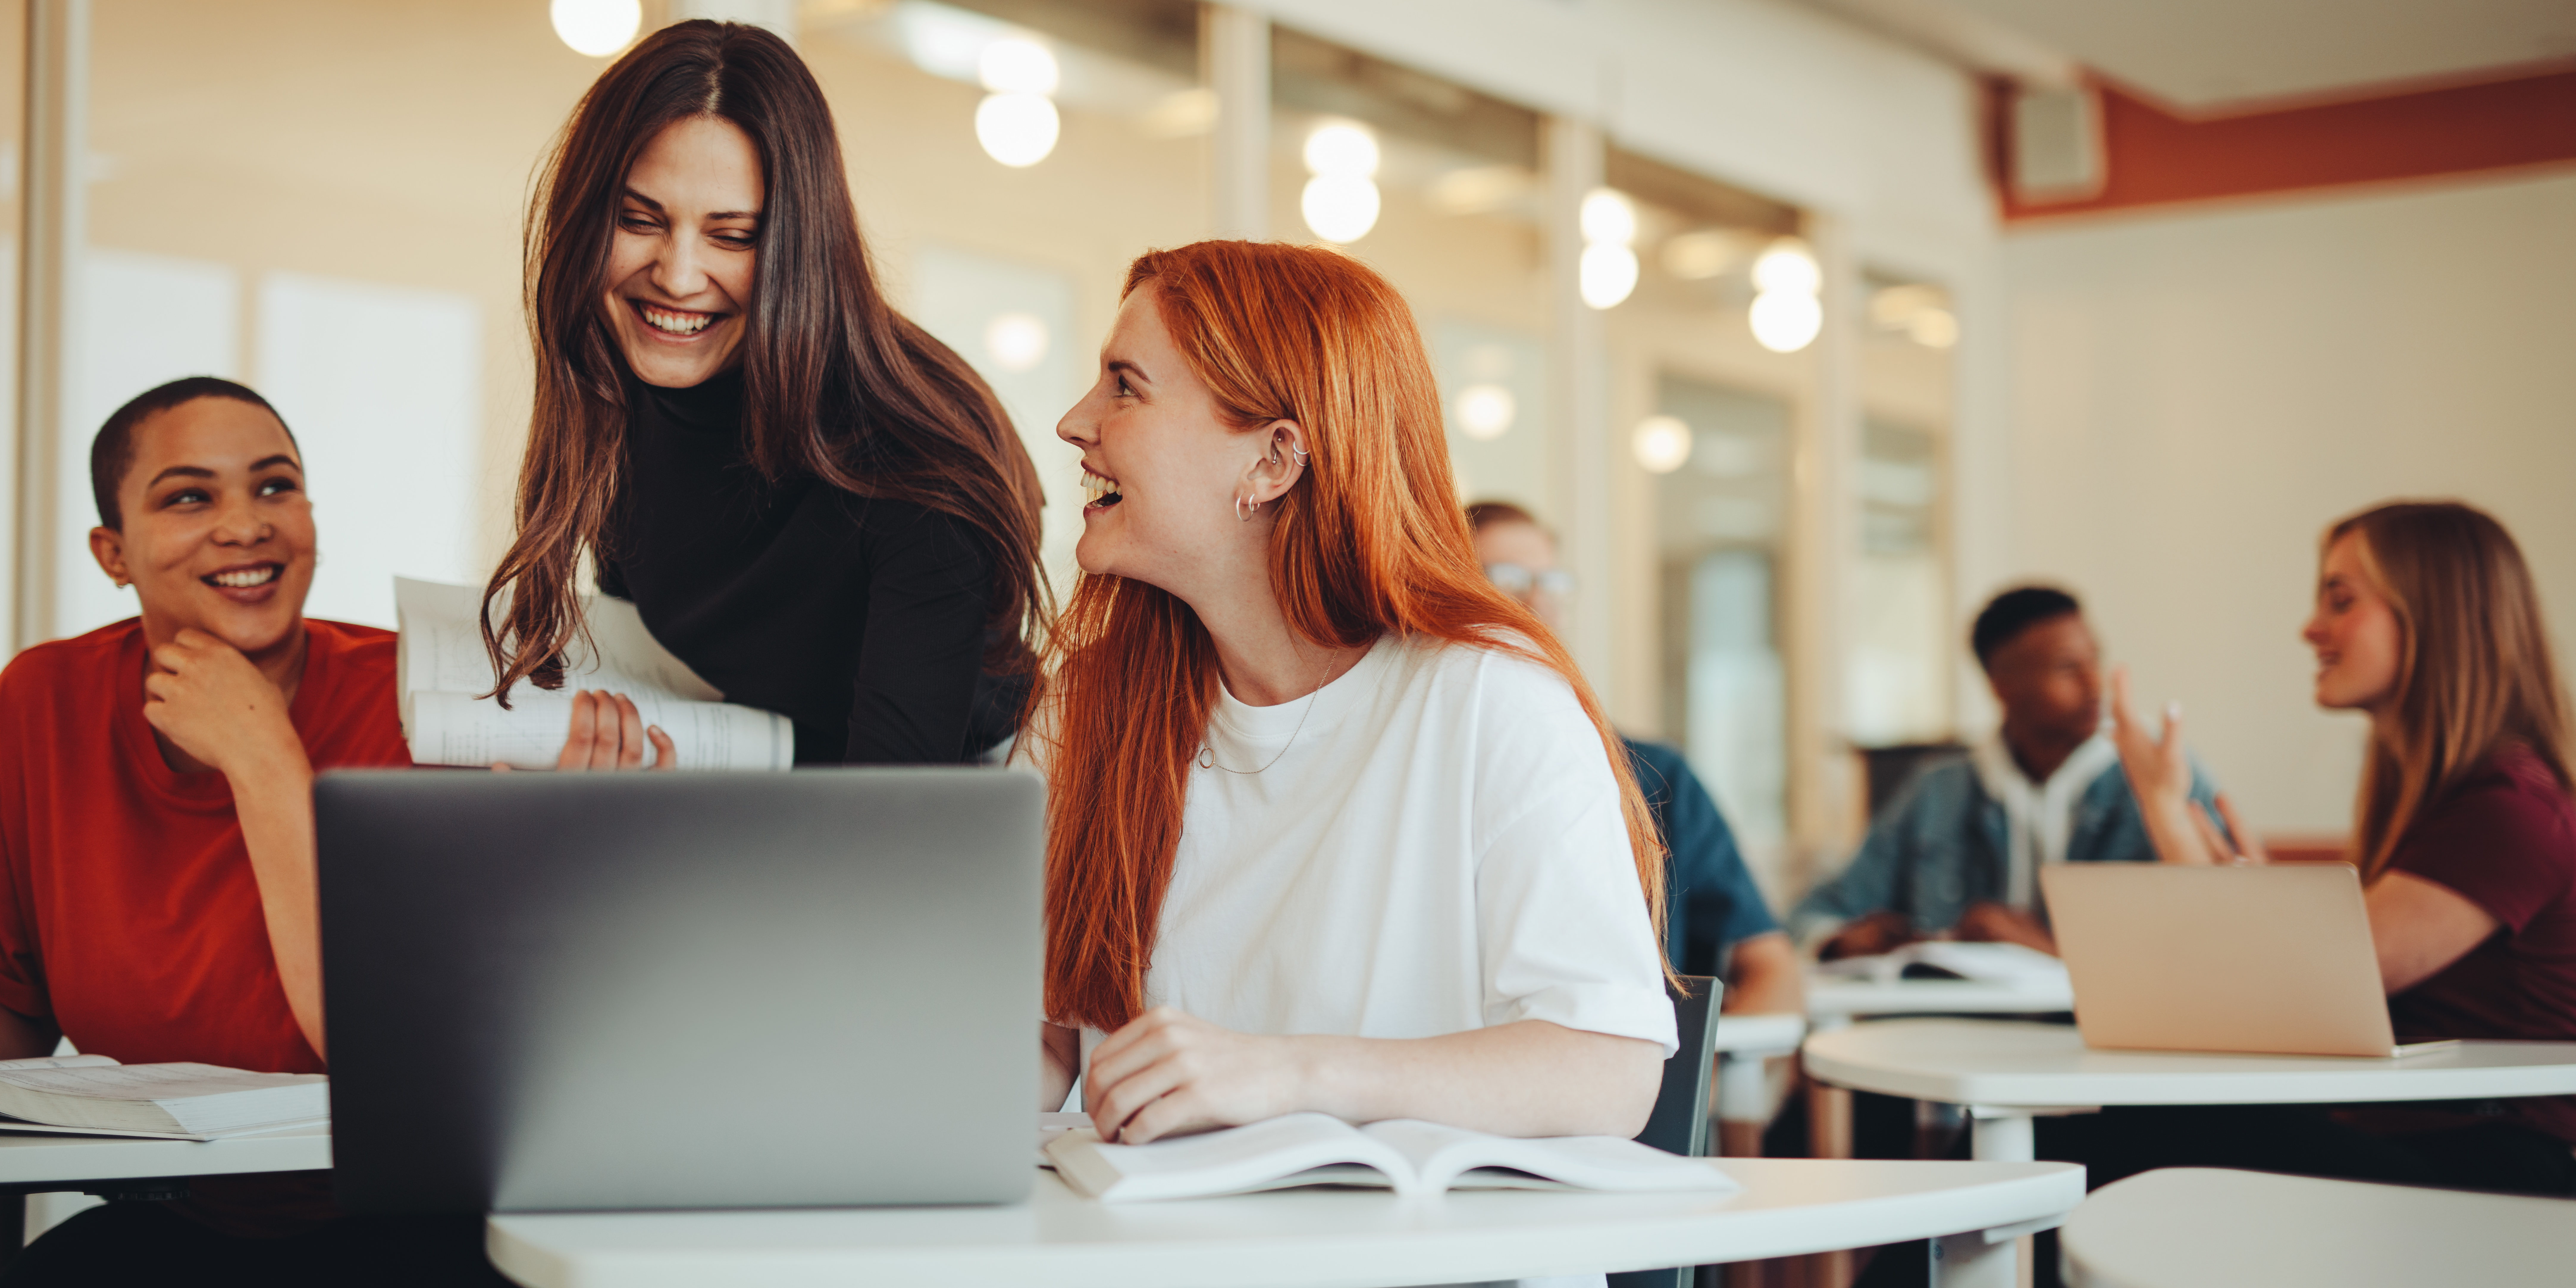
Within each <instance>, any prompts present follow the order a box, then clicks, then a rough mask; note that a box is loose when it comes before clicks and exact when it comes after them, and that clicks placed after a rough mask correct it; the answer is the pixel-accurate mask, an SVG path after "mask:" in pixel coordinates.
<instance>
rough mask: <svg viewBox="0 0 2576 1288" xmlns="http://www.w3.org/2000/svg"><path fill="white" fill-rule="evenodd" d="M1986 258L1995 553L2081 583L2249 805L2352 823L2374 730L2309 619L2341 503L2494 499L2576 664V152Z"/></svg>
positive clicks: (2070, 238)
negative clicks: (2513, 170) (2313, 696)
mask: <svg viewBox="0 0 2576 1288" xmlns="http://www.w3.org/2000/svg"><path fill="white" fill-rule="evenodd" d="M2003 265H2004V284H2005V288H2006V291H2007V295H2008V304H2009V308H2010V310H2011V352H2010V354H2009V359H2008V360H2009V362H2010V364H2011V368H2012V371H2013V381H2014V403H2013V409H2012V410H2013V421H2012V428H2011V433H2010V448H2009V462H2008V469H2009V483H2008V490H2009V495H2010V498H2011V500H2010V507H2009V523H2010V536H2009V548H2010V550H2011V552H2012V555H2011V557H2010V559H2009V560H2008V561H2007V566H2006V567H2005V568H2003V569H2001V570H2000V572H2002V573H2003V574H2020V575H2037V576H2048V577H2056V578H2062V579H2064V580H2065V581H2067V582H2069V583H2072V584H2073V585H2074V586H2075V587H2077V588H2078V589H2079V590H2080V591H2082V592H2084V593H2085V594H2086V596H2087V598H2088V599H2089V600H2090V602H2091V604H2092V607H2093V609H2094V613H2095V616H2096V619H2097V622H2098V623H2099V625H2100V626H2101V628H2102V631H2103V634H2104V635H2105V637H2106V642H2107V644H2108V646H2109V648H2110V650H2111V652H2112V654H2113V655H2114V656H2115V657H2116V658H2120V659H2125V660H2127V661H2129V662H2131V663H2132V664H2134V666H2135V667H2136V670H2137V674H2138V678H2139V681H2140V688H2141V690H2142V692H2143V693H2144V694H2146V695H2151V696H2153V697H2155V698H2158V699H2161V698H2163V697H2166V696H2172V697H2179V698H2181V699H2182V700H2183V701H2184V702H2185V704H2186V722H2185V723H2186V727H2187V728H2188V729H2189V730H2190V731H2191V737H2192V740H2193V742H2194V743H2195V744H2196V745H2197V746H2198V747H2199V749H2200V751H2201V753H2202V754H2203V756H2204V757H2205V758H2206V759H2207V760H2208V761H2209V762H2210V764H2211V766H2212V768H2213V769H2214V770H2215V771H2216V772H2217V773H2218V775H2219V776H2220V777H2221V779H2222V780H2223V781H2224V782H2225V783H2226V784H2227V785H2228V786H2229V787H2230V788H2231V789H2232V790H2233V794H2234V796H2235V797H2236V799H2237V801H2238V803H2239V805H2240V807H2241V808H2242V809H2243V810H2244V811H2245V812H2246V815H2247V818H2248V821H2249V822H2251V823H2253V824H2254V825H2255V826H2256V827H2258V828H2273V829H2295V830H2326V831H2342V830H2344V829H2345V828H2346V827H2347V826H2348V823H2349V815H2350V810H2351V804H2352V792H2353V785H2354V775H2355V774H2356V772H2357V771H2358V766H2359V763H2360V752H2359V739H2360V736H2361V727H2360V725H2359V723H2358V721H2357V719H2355V718H2353V717H2340V716H2328V715H2325V714H2323V713H2320V712H2318V711H2316V710H2315V709H2314V708H2313V707H2312V706H2311V705H2310V704H2309V702H2308V698H2307V693H2308V687H2307V685H2308V675H2309V671H2310V666H2311V663H2310V660H2309V656H2308V653H2307V650H2306V648H2305V647H2304V646H2303V645H2302V644H2300V642H2299V640H2298V631H2299V627H2300V624H2301V622H2302V621H2303V620H2304V619H2305V615H2306V611H2307V604H2308V596H2309V591H2310V585H2311V581H2312V578H2313V577H2314V574H2315V557H2316V540H2317V536H2318V533H2319V532H2320V530H2321V529H2322V528H2323V527H2324V526H2325V525H2326V524H2327V523H2329V522H2331V521H2332V520H2334V519H2335V518H2337V517H2339V516H2341V515H2343V514H2346V513H2348V512H2350V511H2352V510H2355V509H2358V508H2361V507H2363V506H2365V505H2368V504H2371V503H2373V502H2376V501H2379V500H2382V499H2385V498H2389V497H2398V496H2408V497H2455V498H2459V499H2462V500H2466V501H2469V502H2471V503H2473V504H2476V505H2479V506H2482V507H2484V508H2486V509H2488V510H2489V511H2490V512H2492V513H2494V514H2495V515H2496V516H2497V517H2498V518H2499V519H2501V520H2502V521H2503V522H2504V523H2505V525H2506V526H2507V527H2509V528H2510V529H2512V531H2513V533H2514V535H2515V536H2516V538H2518V539H2519V540H2520V542H2521V544H2522V547H2523V550H2524V553H2525V555H2526V557H2527V558H2529V559H2530V561H2531V562H2532V564H2533V567H2534V570H2535V572H2536V574H2537V576H2538V578H2539V580H2540V589H2541V596H2542V599H2543V601H2544V603H2545V605H2546V606H2547V608H2548V610H2549V611H2550V612H2551V613H2552V615H2553V618H2554V625H2555V626H2556V628H2557V632H2556V638H2557V644H2558V651H2559V656H2560V659H2561V665H2562V667H2569V668H2570V669H2571V670H2576V174H2568V173H2564V172H2561V173H2559V174H2557V175H2554V176H2545V177H2529V178H2521V179H2516V180H2510V181H2501V182H2484V183H2476V184H2463V185H2456V186H2445V187H2441V188H2437V189H2431V190H2418V191H2407V192H2396V193H2390V192H2381V193H2372V194H2366V195H2358V196H2349V197H2342V198H2330V199H2314V198H2311V199H2306V200H2299V201H2293V202H2284V203H2281V204H2274V205H2268V206H2263V207H2248V208H2237V209H2230V210H2224V211H2217V212H2208V211H2203V212H2194V213H2184V214H2179V215H2175V214H2164V215H2140V216H2135V217H2132V218H2129V219H2124V220H2121V221H2117V222H2097V223H2085V224H2074V225H2067V226H2063V227H2057V228H2046V229H2038V230H2032V231H2023V232H2016V233H2014V234H2012V235H2010V236H2009V237H2007V238H2006V239H2005V242H2004V249H2003ZM1992 589H1994V582H1993V581H1991V580H1990V581H1988V582H1987V583H1985V584H1983V585H1976V586H1971V587H1968V588H1967V590H1968V592H1969V593H1970V594H1971V595H1976V594H1982V593H1985V592H1988V591H1991V590H1992Z"/></svg>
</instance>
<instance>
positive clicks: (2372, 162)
mask: <svg viewBox="0 0 2576 1288" xmlns="http://www.w3.org/2000/svg"><path fill="white" fill-rule="evenodd" d="M2100 93H2101V123H2102V143H2103V160H2104V163H2105V164H2104V171H2105V173H2104V183H2103V185H2102V188H2101V189H2100V191H2098V192H2096V193H2094V194H2092V195H2089V196H2085V197H2081V198H2078V199H2076V200H2070V201H2060V202H2045V201H2026V200H2023V199H2021V198H2020V197H2018V196H2016V195H2015V194H2014V192H2013V188H2012V185H2011V183H2010V182H2009V175H2008V172H2007V167H2008V166H2009V164H2010V160H2009V159H2010V157H2011V155H2012V151H2011V147H2010V143H2011V140H2010V138H2009V137H2008V134H2007V132H2008V131H2009V130H2010V128H2011V118H2012V113H2011V111H2010V104H2011V94H2012V88H2011V86H2010V85H2008V84H2004V83H2000V82H1999V83H1996V84H1994V85H1993V86H1991V87H1990V101H1991V106H1992V110H1990V111H1989V112H1988V115H1987V119H1988V121H1989V122H1990V125H1989V135H1988V140H1989V156H1990V158H1991V163H1992V166H1993V173H1994V176H1995V178H1996V181H1997V182H1996V191H1997V192H1998V193H1999V194H2000V199H2001V202H2002V208H2003V216H2004V218H2005V220H2006V221H2007V222H2019V221H2022V220H2030V219H2050V218H2058V217H2061V216H2066V215H2079V214H2092V213H2096V212H2102V211H2112V210H2129V209H2135V208H2137V207H2141V206H2160V205H2172V204H2178V203H2184V202H2195V201H2212V200H2219V199H2223V198H2230V197H2251V196H2262V195H2268V194H2274V193H2285V192H2299V191H2308V190H2314V189H2321V188H2335V187H2342V186H2345V185H2351V184H2373V183H2387V182H2391V181H2398V180H2407V179H2425V178H2433V177H2438V176H2444V175H2459V174H2472V173H2479V172H2486V171H2499V170H2513V169H2523V168H2529V167H2534V166H2551V165H2560V164H2576V71H2561V72H2553V73H2550V74H2546V75H2539V76H2525V77H2521V78H2518V79H2514V80H2504V81H2489V82H2484V83H2480V84H2473V85H2457V86H2450V87H2446V88H2441V89H2429V90H2421V91H2417V92H2413V93H2399V94H2391V95H2387V96H2384V97H2380V98H2371V99H2362V100H2359V101H2345V102H2339V103H2330V104H2321V105H2317V106H2312V107H2298V108H2289V109H2285V110H2280V111H2270V112H2256V113H2250V114H2246V115H2240V116H2229V117H2224V118H2219V119H2214V120H2190V119H2185V118H2183V117H2179V116H2176V115H2174V114H2173V113H2171V112H2169V111H2166V110H2165V109H2163V108H2161V107H2158V106H2156V105H2155V104H2154V103H2152V102H2149V101H2148V100H2146V99H2145V98H2143V97H2141V96H2139V95H2136V94H2133V93H2128V92H2124V91H2123V90H2122V89H2121V88H2120V87H2119V86H2117V85H2109V84H2105V85H2102V86H2101V87H2100Z"/></svg>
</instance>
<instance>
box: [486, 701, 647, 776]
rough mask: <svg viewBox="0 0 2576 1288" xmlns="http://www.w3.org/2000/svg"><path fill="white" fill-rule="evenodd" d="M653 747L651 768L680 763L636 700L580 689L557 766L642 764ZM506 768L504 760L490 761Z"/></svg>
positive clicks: (611, 767)
mask: <svg viewBox="0 0 2576 1288" xmlns="http://www.w3.org/2000/svg"><path fill="white" fill-rule="evenodd" d="M647 746H650V747H651V748H652V750H653V765H652V767H653V768H655V769H677V768H679V767H680V751H679V748H678V747H676V746H673V745H672V743H671V735H669V734H667V733H664V732H662V726H660V725H649V726H648V725H646V724H645V723H644V716H643V714H642V713H641V712H639V711H637V710H636V709H635V700H634V699H632V698H629V697H627V696H626V695H625V694H623V693H610V692H608V691H606V690H604V689H601V690H592V689H584V690H581V691H580V692H577V693H575V694H573V695H572V725H571V727H570V728H569V729H568V730H566V731H565V733H564V745H563V751H562V752H561V753H559V754H557V755H556V757H555V768H556V769H558V770H572V771H583V770H594V769H597V770H616V769H642V768H644V767H645V765H644V750H645V748H646V747H647ZM492 768H494V769H498V770H506V769H508V768H509V766H508V765H494V766H492Z"/></svg>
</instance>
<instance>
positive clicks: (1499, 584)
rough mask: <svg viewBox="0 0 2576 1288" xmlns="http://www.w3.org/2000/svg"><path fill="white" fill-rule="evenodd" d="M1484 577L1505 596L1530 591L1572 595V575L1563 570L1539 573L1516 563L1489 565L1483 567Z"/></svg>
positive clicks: (1549, 570)
mask: <svg viewBox="0 0 2576 1288" xmlns="http://www.w3.org/2000/svg"><path fill="white" fill-rule="evenodd" d="M1485 576H1486V577H1487V578H1488V579H1490V580H1491V581H1492V582H1493V583H1494V588H1495V589H1497V590H1500V591H1501V592H1503V593H1504V594H1506V595H1526V594H1528V593H1530V591H1532V590H1544V591H1546V592H1547V593H1549V594H1551V595H1560V596H1561V595H1571V594H1573V593H1574V574H1573V573H1570V572H1567V571H1566V570H1564V569H1563V568H1550V569H1547V570H1546V571H1544V572H1541V571H1539V570H1537V569H1534V568H1528V567H1524V566H1522V565H1520V564H1516V563H1489V564H1486V565H1485Z"/></svg>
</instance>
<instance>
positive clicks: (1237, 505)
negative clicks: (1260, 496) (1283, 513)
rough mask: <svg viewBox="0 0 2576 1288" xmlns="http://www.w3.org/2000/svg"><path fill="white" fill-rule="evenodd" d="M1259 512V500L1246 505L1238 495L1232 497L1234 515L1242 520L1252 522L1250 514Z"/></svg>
mask: <svg viewBox="0 0 2576 1288" xmlns="http://www.w3.org/2000/svg"><path fill="white" fill-rule="evenodd" d="M1259 513H1261V503H1260V502H1259V501H1255V502H1252V503H1251V504H1250V505H1246V504H1244V500H1243V498H1242V497H1239V496H1238V497H1236V498H1234V517H1236V518H1238V519H1241V520H1243V521H1244V522H1245V523H1250V522H1252V516H1254V515H1256V514H1259Z"/></svg>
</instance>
